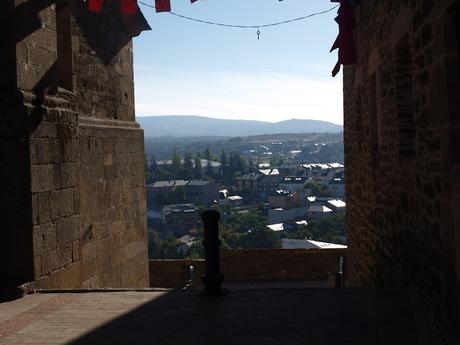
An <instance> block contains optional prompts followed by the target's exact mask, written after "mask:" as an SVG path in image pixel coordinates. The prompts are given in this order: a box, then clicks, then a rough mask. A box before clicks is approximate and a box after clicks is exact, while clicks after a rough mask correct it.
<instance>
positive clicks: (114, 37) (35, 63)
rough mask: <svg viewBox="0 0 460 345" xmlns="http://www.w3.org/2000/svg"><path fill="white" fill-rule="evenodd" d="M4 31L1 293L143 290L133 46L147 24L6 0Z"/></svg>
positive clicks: (65, 5)
mask: <svg viewBox="0 0 460 345" xmlns="http://www.w3.org/2000/svg"><path fill="white" fill-rule="evenodd" d="M0 23H1V24H0V25H2V28H3V38H2V40H1V42H0V51H1V54H0V75H1V78H0V90H1V92H0V103H1V108H0V109H1V110H0V157H1V158H0V159H1V164H0V179H1V181H2V191H1V193H0V204H1V206H0V209H1V210H2V226H1V227H0V228H1V229H2V230H1V235H2V241H0V243H1V244H0V256H1V258H0V276H1V281H2V283H1V287H2V288H4V289H11V288H14V287H15V286H18V285H20V284H23V283H28V282H32V283H33V285H34V286H36V287H38V288H76V287H146V286H148V281H149V280H148V257H147V255H148V254H147V231H146V206H145V188H144V184H145V182H144V172H143V167H144V144H143V131H142V130H141V129H140V128H139V125H138V124H137V123H136V122H135V117H134V86H133V55H132V44H131V39H132V37H133V36H135V35H138V34H139V33H140V32H141V31H143V30H146V29H148V25H147V23H146V22H145V19H144V18H143V16H142V15H141V14H140V13H138V14H137V15H132V16H124V15H121V14H120V12H119V9H118V6H117V4H116V3H115V2H114V3H112V2H110V3H109V2H107V4H106V5H105V6H104V10H103V12H102V13H100V14H91V13H88V11H87V10H86V6H85V2H84V1H82V0H76V1H70V2H66V1H63V2H55V1H45V0H25V1H13V0H7V1H4V2H3V3H2V11H1V12H0Z"/></svg>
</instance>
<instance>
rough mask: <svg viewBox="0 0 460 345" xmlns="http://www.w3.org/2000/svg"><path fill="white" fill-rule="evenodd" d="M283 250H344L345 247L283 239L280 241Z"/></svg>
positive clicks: (305, 240)
mask: <svg viewBox="0 0 460 345" xmlns="http://www.w3.org/2000/svg"><path fill="white" fill-rule="evenodd" d="M282 248H283V249H346V248H347V246H344V245H342V244H335V243H327V242H318V241H312V240H307V239H304V240H297V239H290V238H284V239H283V240H282Z"/></svg>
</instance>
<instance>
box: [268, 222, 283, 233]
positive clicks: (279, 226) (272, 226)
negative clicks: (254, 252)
mask: <svg viewBox="0 0 460 345" xmlns="http://www.w3.org/2000/svg"><path fill="white" fill-rule="evenodd" d="M267 228H269V229H270V230H272V231H275V232H279V231H284V223H277V224H270V225H267Z"/></svg>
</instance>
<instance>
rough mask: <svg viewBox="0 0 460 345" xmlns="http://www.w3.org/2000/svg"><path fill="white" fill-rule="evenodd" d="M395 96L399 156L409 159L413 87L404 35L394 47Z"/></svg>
mask: <svg viewBox="0 0 460 345" xmlns="http://www.w3.org/2000/svg"><path fill="white" fill-rule="evenodd" d="M395 66H396V67H395V68H396V70H395V97H396V112H397V116H398V134H399V143H398V150H399V157H400V158H401V159H411V158H414V157H415V139H416V128H415V116H414V108H413V104H414V97H413V93H414V89H413V82H412V76H413V71H412V57H411V53H410V46H409V37H408V35H406V36H405V37H404V38H403V39H402V40H401V41H400V42H399V44H398V45H397V46H396V49H395Z"/></svg>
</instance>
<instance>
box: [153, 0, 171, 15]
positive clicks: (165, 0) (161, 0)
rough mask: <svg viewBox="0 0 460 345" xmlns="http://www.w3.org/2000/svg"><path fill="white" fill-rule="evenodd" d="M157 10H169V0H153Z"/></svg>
mask: <svg viewBox="0 0 460 345" xmlns="http://www.w3.org/2000/svg"><path fill="white" fill-rule="evenodd" d="M155 8H156V10H157V12H171V0H155Z"/></svg>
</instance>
